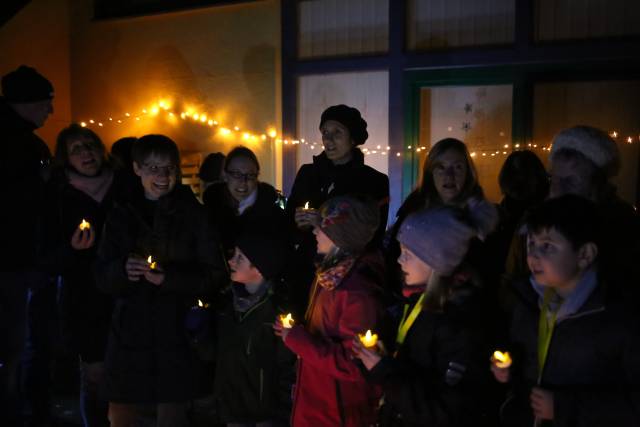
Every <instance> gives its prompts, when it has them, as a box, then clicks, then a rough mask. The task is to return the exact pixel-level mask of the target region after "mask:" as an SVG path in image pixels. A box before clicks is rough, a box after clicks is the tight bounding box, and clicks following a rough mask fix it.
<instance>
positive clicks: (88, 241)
mask: <svg viewBox="0 0 640 427" xmlns="http://www.w3.org/2000/svg"><path fill="white" fill-rule="evenodd" d="M95 243H96V234H95V232H94V231H93V227H90V228H85V229H84V230H80V227H76V229H75V231H74V232H73V235H72V236H71V247H72V248H73V249H75V250H77V251H83V250H85V249H89V248H91V247H93V245H94V244H95Z"/></svg>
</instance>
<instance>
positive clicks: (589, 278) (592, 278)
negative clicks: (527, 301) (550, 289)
mask: <svg viewBox="0 0 640 427" xmlns="http://www.w3.org/2000/svg"><path fill="white" fill-rule="evenodd" d="M529 282H530V283H531V286H532V287H533V290H534V291H536V293H537V294H538V306H539V307H540V308H542V302H543V299H544V291H545V289H546V288H545V287H544V286H542V285H540V284H539V283H537V282H536V281H535V280H533V276H531V277H530V278H529ZM597 285H598V277H597V274H596V271H595V270H594V269H589V270H587V271H586V272H585V273H584V275H583V276H582V278H580V281H579V282H578V284H577V286H576V288H575V289H574V290H573V292H571V294H569V295H568V296H567V297H566V298H565V299H561V298H560V297H556V298H554V299H552V300H551V301H550V302H549V308H550V311H551V312H553V311H557V312H558V313H557V320H556V321H557V322H558V323H560V322H561V321H562V320H564V319H566V318H567V317H569V316H571V315H573V314H575V313H577V312H578V310H580V308H582V306H583V305H584V303H585V302H586V301H587V299H588V298H589V296H590V295H591V294H592V293H593V291H594V289H595V288H596V286H597Z"/></svg>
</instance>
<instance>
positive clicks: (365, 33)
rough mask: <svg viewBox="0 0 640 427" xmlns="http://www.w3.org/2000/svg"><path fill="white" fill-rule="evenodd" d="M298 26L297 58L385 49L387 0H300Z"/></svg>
mask: <svg viewBox="0 0 640 427" xmlns="http://www.w3.org/2000/svg"><path fill="white" fill-rule="evenodd" d="M298 28H299V34H298V56H299V57H300V58H313V57H316V58H317V57H323V56H345V55H361V54H367V53H379V52H386V51H387V50H388V49H389V0H348V1H345V0H306V1H300V2H299V4H298Z"/></svg>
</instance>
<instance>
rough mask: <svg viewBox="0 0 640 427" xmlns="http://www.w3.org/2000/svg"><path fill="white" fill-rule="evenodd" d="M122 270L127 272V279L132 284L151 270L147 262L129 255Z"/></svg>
mask: <svg viewBox="0 0 640 427" xmlns="http://www.w3.org/2000/svg"><path fill="white" fill-rule="evenodd" d="M124 269H125V271H126V272H127V277H128V278H129V280H131V281H132V282H137V281H139V280H140V278H141V277H142V276H144V275H145V273H147V272H148V271H150V270H151V268H150V267H149V263H148V262H147V260H146V259H144V258H141V257H139V256H137V255H130V256H129V258H127V262H126V263H125V266H124Z"/></svg>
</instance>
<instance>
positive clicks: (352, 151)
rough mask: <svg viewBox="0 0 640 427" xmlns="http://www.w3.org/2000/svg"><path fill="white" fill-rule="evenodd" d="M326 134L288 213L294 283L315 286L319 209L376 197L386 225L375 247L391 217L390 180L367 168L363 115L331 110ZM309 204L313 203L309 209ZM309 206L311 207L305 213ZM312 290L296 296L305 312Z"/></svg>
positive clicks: (324, 121)
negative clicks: (346, 198) (342, 199)
mask: <svg viewBox="0 0 640 427" xmlns="http://www.w3.org/2000/svg"><path fill="white" fill-rule="evenodd" d="M320 133H321V134H322V145H323V147H324V151H323V152H322V153H320V154H319V155H318V156H314V158H313V163H311V164H305V165H302V167H301V168H300V170H299V171H298V174H297V176H296V179H295V182H294V184H293V188H292V190H291V195H290V197H289V200H288V202H287V208H286V213H287V217H288V220H289V223H290V225H291V227H292V229H293V230H294V231H293V234H294V239H295V243H296V244H297V245H298V246H297V251H296V257H297V258H298V262H296V263H292V265H295V266H296V267H295V271H290V272H289V273H290V274H292V276H293V277H292V279H294V280H295V281H292V283H300V284H302V283H311V279H312V277H313V272H314V271H315V268H314V266H313V259H314V257H315V255H316V243H315V239H314V236H313V234H312V232H311V231H312V229H313V227H314V226H315V225H317V224H318V222H319V218H320V216H319V214H318V211H317V210H316V209H313V208H318V207H320V205H322V204H323V203H324V202H325V201H326V200H328V199H330V198H332V197H336V196H343V195H348V194H360V195H367V196H369V197H372V198H373V199H374V200H375V201H376V202H377V203H378V206H379V207H380V225H379V227H378V230H377V232H376V235H375V237H374V239H373V241H372V243H371V244H372V245H377V244H379V243H380V242H381V240H382V236H383V234H384V230H385V228H386V224H387V216H388V213H389V178H388V177H387V176H386V175H385V174H383V173H380V172H378V171H376V170H375V169H373V168H372V167H370V166H367V165H365V164H364V154H363V153H362V151H360V149H359V148H358V145H362V144H364V143H365V141H366V140H367V138H368V137H369V134H368V133H367V122H366V121H365V120H364V119H363V118H362V116H361V115H360V111H358V110H357V109H356V108H353V107H349V106H347V105H334V106H332V107H329V108H327V109H326V110H325V111H324V112H323V113H322V116H321V117H320ZM307 203H308V205H307ZM305 207H306V208H308V209H305ZM307 294H308V287H305V286H296V287H295V288H294V295H292V298H293V300H294V303H296V305H297V306H298V307H299V308H300V309H301V310H304V307H306V302H307V301H306V299H307Z"/></svg>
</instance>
